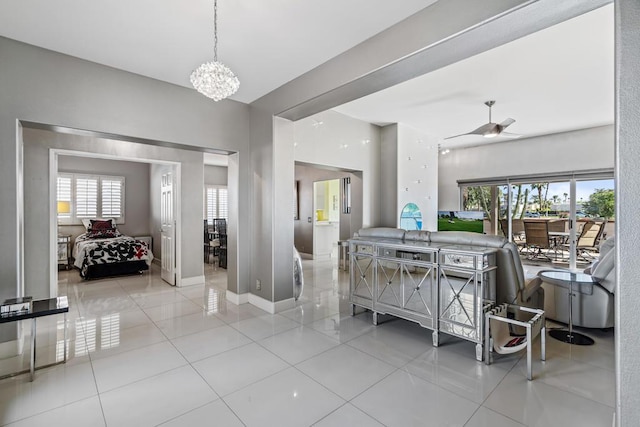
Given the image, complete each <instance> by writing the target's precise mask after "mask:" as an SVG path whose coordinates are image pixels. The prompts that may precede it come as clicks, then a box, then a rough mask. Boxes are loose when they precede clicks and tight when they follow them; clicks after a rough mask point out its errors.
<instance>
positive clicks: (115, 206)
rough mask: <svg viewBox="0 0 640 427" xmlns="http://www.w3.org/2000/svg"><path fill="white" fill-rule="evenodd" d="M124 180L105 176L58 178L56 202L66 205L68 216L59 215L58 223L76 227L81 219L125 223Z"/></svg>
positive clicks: (63, 175) (59, 176)
mask: <svg viewBox="0 0 640 427" xmlns="http://www.w3.org/2000/svg"><path fill="white" fill-rule="evenodd" d="M124 184H125V181H124V177H122V176H106V175H81V174H70V173H60V174H59V175H58V189H57V195H58V202H69V204H70V209H69V210H68V211H69V213H62V212H60V206H64V204H61V203H58V206H59V209H58V211H59V212H58V222H59V223H61V224H79V223H81V220H82V219H84V218H115V219H116V222H117V223H119V224H123V223H124Z"/></svg>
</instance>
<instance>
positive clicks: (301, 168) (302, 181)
mask: <svg viewBox="0 0 640 427" xmlns="http://www.w3.org/2000/svg"><path fill="white" fill-rule="evenodd" d="M360 175H361V174H360V173H352V172H345V171H336V170H329V169H323V168H321V167H315V166H311V165H303V164H296V167H295V179H296V181H298V204H299V210H300V219H299V220H296V221H294V231H295V233H294V245H295V247H296V249H298V251H299V252H302V253H307V254H312V253H313V217H314V215H315V213H314V212H313V183H314V182H317V181H326V180H329V179H340V178H345V177H350V178H351V213H350V214H344V213H341V214H340V240H346V239H348V238H350V237H351V236H353V233H355V232H356V231H358V230H359V229H360V228H362V178H361V177H360ZM308 218H311V222H309V221H308Z"/></svg>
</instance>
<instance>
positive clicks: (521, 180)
mask: <svg viewBox="0 0 640 427" xmlns="http://www.w3.org/2000/svg"><path fill="white" fill-rule="evenodd" d="M599 179H603V180H604V179H614V175H613V170H596V171H584V172H569V173H562V174H542V175H529V176H521V177H508V178H507V177H504V178H496V179H485V180H470V181H458V188H459V189H460V190H462V188H463V187H474V186H489V187H492V188H493V190H492V201H491V202H492V209H493V211H494V212H495V211H496V209H495V207H496V205H497V203H496V199H497V197H498V196H497V193H498V192H497V191H496V190H495V189H497V187H498V186H502V185H506V186H507V206H506V214H507V215H506V217H507V220H508V231H507V233H506V234H507V236H506V237H507V238H508V239H509V241H510V242H513V233H512V220H513V211H512V203H513V200H512V188H511V186H512V185H518V184H531V183H535V182H547V183H554V182H556V183H557V182H568V183H569V270H571V271H577V252H576V245H577V237H578V233H577V218H576V215H577V208H576V206H577V200H576V194H577V191H576V187H577V183H578V182H579V181H588V180H599ZM614 185H615V184H614ZM459 200H460V209H463V191H460V198H459ZM497 214H498V215H499V212H497ZM495 221H496V222H498V221H499V218H498V217H496V218H495Z"/></svg>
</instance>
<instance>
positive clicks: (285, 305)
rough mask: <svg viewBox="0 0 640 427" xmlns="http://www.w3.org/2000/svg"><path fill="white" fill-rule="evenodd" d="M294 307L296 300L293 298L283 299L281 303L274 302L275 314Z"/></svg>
mask: <svg viewBox="0 0 640 427" xmlns="http://www.w3.org/2000/svg"><path fill="white" fill-rule="evenodd" d="M295 306H296V300H295V299H293V298H289V299H283V300H282V301H276V303H275V310H276V313H280V312H283V311H285V310H289V309H292V308H294V307H295Z"/></svg>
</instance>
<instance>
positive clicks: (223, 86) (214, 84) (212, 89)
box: [191, 0, 240, 101]
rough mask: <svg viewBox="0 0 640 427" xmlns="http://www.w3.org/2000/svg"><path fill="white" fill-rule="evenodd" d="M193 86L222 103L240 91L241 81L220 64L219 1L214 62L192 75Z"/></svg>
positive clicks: (216, 17) (216, 15) (215, 17)
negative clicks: (222, 100)
mask: <svg viewBox="0 0 640 427" xmlns="http://www.w3.org/2000/svg"><path fill="white" fill-rule="evenodd" d="M191 84H192V85H193V87H194V88H196V90H197V91H198V92H200V93H201V94H203V95H204V96H206V97H208V98H211V99H213V100H214V101H220V100H221V99H224V98H227V97H229V96H231V95H233V94H234V93H236V91H237V90H238V88H239V87H240V80H238V78H237V77H236V75H235V74H233V71H231V70H230V69H229V67H227V66H226V65H224V64H223V63H221V62H218V0H214V2H213V61H212V62H205V63H204V64H202V65H201V66H199V67H198V68H196V69H195V70H193V72H192V73H191Z"/></svg>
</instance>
